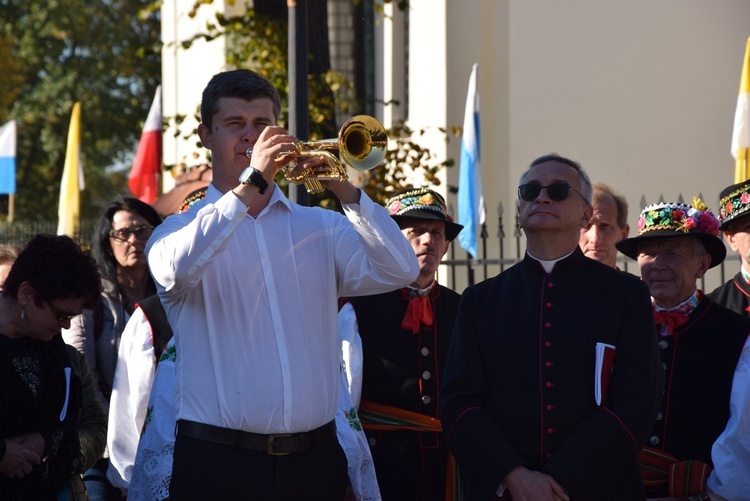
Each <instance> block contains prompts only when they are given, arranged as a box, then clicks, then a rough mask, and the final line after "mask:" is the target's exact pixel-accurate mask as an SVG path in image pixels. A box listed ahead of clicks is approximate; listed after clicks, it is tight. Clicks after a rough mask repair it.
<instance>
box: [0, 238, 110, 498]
mask: <svg viewBox="0 0 750 501" xmlns="http://www.w3.org/2000/svg"><path fill="white" fill-rule="evenodd" d="M2 290H3V291H2V296H0V433H1V434H2V439H0V499H2V500H11V501H15V500H27V499H34V500H40V501H45V500H56V499H58V496H57V494H58V492H60V491H61V489H62V488H63V487H64V486H65V485H66V484H68V483H69V481H70V480H71V479H73V478H74V477H75V476H76V475H77V474H78V475H80V472H81V470H82V469H84V468H85V466H84V451H86V450H88V447H89V446H93V445H92V443H91V442H90V441H89V440H88V439H86V440H84V438H85V437H82V436H80V430H79V424H80V423H79V417H80V416H81V410H82V409H83V407H82V406H83V405H86V403H85V402H84V398H83V388H82V380H81V377H82V376H80V375H79V374H81V373H80V371H79V367H78V366H77V363H78V362H77V361H76V360H74V359H73V358H71V357H70V354H69V352H68V351H67V350H66V347H65V343H64V342H63V340H62V337H61V336H60V330H61V328H65V327H69V326H70V320H71V318H72V317H74V316H76V315H78V314H80V313H81V312H82V311H83V310H84V308H87V307H88V308H90V307H92V306H93V305H94V304H95V303H96V302H97V301H98V298H99V294H100V291H101V280H100V278H99V272H98V270H97V266H96V262H95V261H94V259H93V258H92V257H91V256H90V255H89V254H88V252H85V251H83V250H82V249H81V247H80V246H79V245H78V244H77V243H76V242H75V241H74V240H73V239H72V238H70V237H67V236H52V235H37V236H36V237H35V238H34V239H32V240H31V242H29V244H28V245H27V246H26V248H25V249H24V250H23V251H21V253H20V254H19V255H18V257H17V258H16V259H15V262H14V263H13V266H12V267H11V269H10V272H9V273H8V277H7V279H6V280H5V283H4V284H3V289H2ZM96 405H97V406H98V403H96ZM98 412H99V413H100V414H101V409H99V411H98ZM99 419H100V424H101V427H102V429H103V426H104V416H103V415H101V417H100V418H99ZM99 443H100V444H101V445H100V447H103V440H102V439H99ZM63 491H64V490H63ZM65 492H66V491H65ZM79 493H80V496H79V497H77V498H76V497H65V498H64V499H85V493H84V492H83V491H82V490H81V491H79Z"/></svg>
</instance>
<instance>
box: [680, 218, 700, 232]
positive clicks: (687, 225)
mask: <svg viewBox="0 0 750 501" xmlns="http://www.w3.org/2000/svg"><path fill="white" fill-rule="evenodd" d="M696 226H697V225H696V224H695V219H692V218H687V219H685V221H684V222H683V228H684V231H685V232H686V233H687V232H688V231H690V230H693V229H695V227H696Z"/></svg>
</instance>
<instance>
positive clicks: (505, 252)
mask: <svg viewBox="0 0 750 501" xmlns="http://www.w3.org/2000/svg"><path fill="white" fill-rule="evenodd" d="M477 244H478V245H477V251H478V253H479V256H478V257H476V258H472V257H471V255H470V254H469V253H468V252H466V251H465V250H463V249H462V248H461V247H460V246H459V244H458V241H456V240H454V241H453V242H452V243H451V245H450V247H449V249H448V253H447V254H446V257H445V259H443V261H442V263H441V264H442V265H443V268H442V269H441V272H439V275H440V273H442V272H443V270H445V274H444V275H441V276H439V277H438V278H439V280H440V281H441V283H443V285H446V286H448V287H451V288H453V289H454V290H455V291H457V292H461V291H462V290H463V289H464V288H466V287H467V286H469V285H472V284H475V283H477V282H481V281H482V280H485V279H487V278H491V277H494V276H496V275H498V274H499V273H501V272H502V271H504V270H506V269H508V268H509V267H511V266H513V265H514V264H516V263H518V262H519V261H520V260H521V259H523V256H524V253H525V250H526V242H525V238H524V236H523V232H522V231H521V230H520V229H519V228H518V226H517V222H516V225H515V228H514V229H513V234H512V235H506V232H505V230H504V228H503V223H502V218H498V226H497V229H496V232H495V235H493V236H490V234H489V231H488V229H487V225H486V224H485V225H483V227H482V230H481V232H480V235H479V239H478V242H477ZM462 254H463V256H464V257H461V255H462ZM617 266H618V268H620V269H621V270H623V271H625V272H628V273H631V274H633V275H637V276H640V270H639V268H638V263H637V262H636V261H635V260H633V259H630V258H628V257H626V256H623V255H622V254H618V258H617ZM739 269H740V258H739V256H738V255H737V254H735V253H733V252H732V251H731V250H729V249H728V252H727V258H726V259H725V260H724V262H723V263H721V264H720V265H719V266H717V267H715V268H713V269H711V270H709V271H708V273H706V275H705V276H704V277H703V278H702V279H701V280H700V281H699V283H698V287H699V288H700V289H701V290H703V291H705V292H711V291H712V290H714V289H715V288H716V287H718V286H719V285H721V284H723V283H724V282H726V281H727V280H729V279H730V278H731V277H733V276H734V275H735V274H736V273H737V272H738V271H739ZM446 275H447V276H446Z"/></svg>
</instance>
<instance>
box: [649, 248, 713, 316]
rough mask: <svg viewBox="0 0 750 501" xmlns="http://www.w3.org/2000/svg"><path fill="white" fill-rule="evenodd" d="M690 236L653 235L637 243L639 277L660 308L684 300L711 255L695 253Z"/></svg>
mask: <svg viewBox="0 0 750 501" xmlns="http://www.w3.org/2000/svg"><path fill="white" fill-rule="evenodd" d="M696 249H697V247H696V242H695V239H694V238H693V237H673V238H671V237H670V238H654V239H651V240H645V241H644V242H643V243H641V244H640V245H639V246H638V266H640V268H641V278H642V279H643V281H644V282H646V284H647V285H648V288H649V290H650V291H651V296H652V297H653V298H654V301H655V302H656V304H658V305H659V306H661V307H662V308H672V307H674V306H677V305H678V304H680V303H681V302H683V301H685V300H686V299H687V298H688V297H690V295H691V294H692V293H693V291H694V290H695V281H696V280H697V279H699V278H701V277H702V276H703V275H705V274H706V271H708V267H709V265H710V263H711V256H710V255H708V254H703V255H699V254H697V251H696Z"/></svg>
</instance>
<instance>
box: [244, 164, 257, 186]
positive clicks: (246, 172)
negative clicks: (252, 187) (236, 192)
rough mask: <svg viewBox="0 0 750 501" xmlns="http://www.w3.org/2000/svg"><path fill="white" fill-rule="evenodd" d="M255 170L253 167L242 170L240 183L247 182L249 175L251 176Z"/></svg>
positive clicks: (248, 181)
mask: <svg viewBox="0 0 750 501" xmlns="http://www.w3.org/2000/svg"><path fill="white" fill-rule="evenodd" d="M255 171H256V169H255V167H248V168H247V169H245V170H243V171H242V174H240V183H242V184H249V183H250V176H252V175H253V173H254V172H255Z"/></svg>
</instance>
